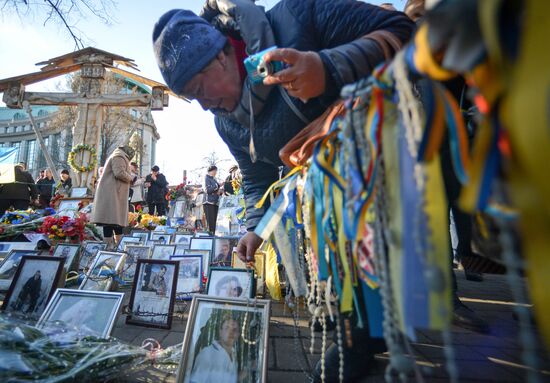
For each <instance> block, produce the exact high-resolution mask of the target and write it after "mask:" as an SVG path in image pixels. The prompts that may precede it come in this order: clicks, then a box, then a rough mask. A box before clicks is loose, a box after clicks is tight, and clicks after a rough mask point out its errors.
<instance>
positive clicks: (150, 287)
mask: <svg viewBox="0 0 550 383" xmlns="http://www.w3.org/2000/svg"><path fill="white" fill-rule="evenodd" d="M165 274H166V266H164V265H162V266H161V267H160V270H159V271H157V272H153V273H152V275H151V278H150V279H149V283H148V284H147V286H146V290H145V291H154V292H155V293H156V294H157V295H160V296H163V297H164V296H166V279H165V278H164V275H165Z"/></svg>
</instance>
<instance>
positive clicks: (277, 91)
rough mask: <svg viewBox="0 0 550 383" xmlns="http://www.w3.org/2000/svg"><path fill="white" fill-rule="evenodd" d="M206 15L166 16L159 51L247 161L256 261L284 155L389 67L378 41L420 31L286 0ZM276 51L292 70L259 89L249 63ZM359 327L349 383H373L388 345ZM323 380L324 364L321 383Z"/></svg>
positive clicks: (368, 8)
mask: <svg viewBox="0 0 550 383" xmlns="http://www.w3.org/2000/svg"><path fill="white" fill-rule="evenodd" d="M211 4H216V5H217V6H218V9H219V10H222V9H223V10H229V11H227V12H230V13H232V15H233V17H232V18H230V22H224V21H225V20H226V19H227V18H228V17H227V15H225V14H222V15H221V16H222V17H217V16H220V11H216V10H212V9H211V8H210V7H209V5H211ZM224 12H226V11H224ZM203 15H204V16H205V18H201V17H198V16H197V15H195V14H194V13H193V12H191V11H187V10H177V9H176V10H171V11H169V12H167V13H165V14H164V15H163V16H161V18H160V19H159V21H158V22H157V24H156V25H155V28H154V30H153V45H154V50H155V54H156V57H157V63H158V65H159V68H160V71H161V73H162V75H163V78H164V80H165V82H166V84H167V85H168V87H169V88H170V89H171V90H172V91H173V92H175V93H177V94H179V95H182V96H185V97H186V98H188V99H196V100H197V101H198V102H199V103H200V105H201V106H202V108H203V109H205V110H207V109H209V110H210V111H211V112H213V113H214V115H215V124H216V129H217V131H218V134H219V135H220V136H221V138H222V139H223V140H224V141H225V143H226V144H227V146H228V147H229V150H230V151H231V153H232V154H233V156H234V157H235V159H236V160H237V163H238V165H239V168H240V169H241V173H242V177H243V192H244V197H245V202H246V225H247V229H248V233H247V234H245V235H244V236H243V237H242V238H241V239H240V241H239V245H238V246H237V254H238V256H239V258H241V260H243V261H254V254H255V252H256V250H257V249H258V247H259V246H260V245H261V243H262V239H261V238H260V237H259V236H258V235H256V234H255V233H254V229H255V228H256V226H257V225H258V223H259V221H260V220H261V218H262V217H263V215H264V213H265V211H266V209H267V208H268V207H269V206H268V205H264V206H263V207H262V208H257V207H255V205H256V203H257V202H258V201H259V200H260V199H261V197H262V196H263V195H264V194H265V192H266V191H267V189H268V188H269V186H270V185H271V184H273V183H274V182H275V181H277V180H278V178H279V167H281V166H282V165H283V163H282V161H281V159H280V158H279V151H280V149H281V148H282V147H283V146H284V145H286V144H287V143H288V142H289V141H290V140H291V139H292V138H293V137H294V136H296V134H297V133H299V132H300V131H301V130H302V129H303V128H304V127H306V126H307V125H308V124H309V123H310V122H311V121H313V120H315V119H316V118H317V117H319V116H321V114H322V113H323V112H324V111H325V110H326V109H327V108H328V106H330V105H331V104H332V103H334V102H335V101H336V100H338V98H339V94H340V91H341V89H342V87H343V86H344V85H346V84H350V83H353V82H356V81H358V80H359V79H361V78H364V77H368V76H369V75H370V74H371V73H372V70H373V69H374V68H375V67H376V66H377V65H378V64H380V63H381V62H383V61H384V52H383V50H382V47H381V46H380V45H378V43H377V42H376V41H374V40H372V39H370V38H368V37H366V36H367V35H368V34H370V33H372V32H375V31H386V32H390V33H392V34H393V35H394V36H395V38H396V39H398V40H400V41H401V42H402V43H405V42H406V41H407V40H408V39H409V38H410V36H411V34H412V32H413V30H414V23H413V22H412V21H411V20H410V19H409V18H408V17H407V16H406V15H405V14H403V13H401V12H396V11H391V10H385V9H382V8H380V7H377V6H374V5H370V4H367V3H364V2H359V1H355V0H341V1H334V0H282V1H280V2H278V3H277V4H276V5H275V6H274V7H273V8H271V9H270V10H269V11H267V12H264V11H263V8H261V7H257V6H255V5H254V4H253V3H252V2H243V1H237V0H234V1H231V0H216V1H209V2H208V3H207V6H206V7H205V10H204V11H203ZM206 18H208V19H209V20H212V21H213V22H217V24H216V25H217V26H218V27H219V28H220V29H222V30H221V31H220V30H219V29H216V28H214V27H213V26H211V25H210V24H209V22H208V21H207V20H206ZM231 24H237V25H236V27H237V28H236V27H235V25H233V26H232V25H231ZM272 46H278V47H279V48H283V49H276V50H274V51H271V52H269V53H267V54H265V56H264V61H267V62H269V61H283V62H285V63H286V64H287V65H288V67H287V68H286V69H284V70H283V71H281V72H279V73H276V74H275V75H271V76H268V77H266V78H265V79H264V80H263V83H253V82H252V81H251V79H250V78H249V77H248V76H247V75H246V71H245V69H244V66H243V60H244V58H246V56H247V55H249V54H254V53H259V52H260V51H263V50H265V49H267V48H270V47H272ZM342 320H343V319H342ZM350 321H351V323H352V326H354V329H353V330H354V333H353V334H352V336H353V346H352V347H344V350H343V354H344V366H345V368H344V380H345V381H351V380H354V379H358V378H359V377H361V376H364V375H366V374H367V373H368V369H369V365H370V363H371V362H373V360H374V354H375V353H377V352H380V351H382V350H383V349H384V342H383V341H381V340H379V339H374V338H371V337H370V335H369V330H368V326H364V328H362V329H359V328H358V327H357V326H355V324H356V323H357V318H350ZM341 328H344V324H342V325H341ZM343 336H344V337H345V334H344V335H343ZM326 359H327V366H329V367H328V368H327V370H326V376H325V377H326V381H329V382H332V381H338V350H337V347H336V345H335V344H333V345H332V346H331V347H330V348H329V349H328V350H327V352H326ZM320 371H321V369H320V365H319V364H318V365H317V366H316V368H315V373H314V380H315V381H317V380H320Z"/></svg>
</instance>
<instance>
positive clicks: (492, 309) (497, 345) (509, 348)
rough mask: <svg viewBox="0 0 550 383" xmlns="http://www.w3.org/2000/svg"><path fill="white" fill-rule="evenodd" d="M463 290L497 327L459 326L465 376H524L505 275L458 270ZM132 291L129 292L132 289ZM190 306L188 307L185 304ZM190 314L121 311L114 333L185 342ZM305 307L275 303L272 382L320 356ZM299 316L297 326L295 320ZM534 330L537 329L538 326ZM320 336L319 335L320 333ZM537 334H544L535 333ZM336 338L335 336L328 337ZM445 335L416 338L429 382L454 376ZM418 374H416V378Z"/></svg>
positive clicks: (375, 376)
mask: <svg viewBox="0 0 550 383" xmlns="http://www.w3.org/2000/svg"><path fill="white" fill-rule="evenodd" d="M457 279H458V283H459V294H460V296H461V298H462V299H463V302H464V303H466V304H467V305H468V306H469V307H470V308H471V309H473V310H475V311H476V312H477V313H478V314H479V315H480V316H481V317H482V318H484V319H485V320H487V321H488V322H489V324H490V326H491V332H490V334H487V335H480V334H476V333H474V332H471V331H468V330H464V329H461V328H458V327H454V328H453V331H452V343H453V349H454V354H455V360H456V367H457V371H458V373H459V381H461V382H481V381H483V382H489V381H492V382H495V381H498V382H523V381H526V379H527V375H526V374H527V372H528V368H527V367H525V365H524V363H523V362H522V356H521V354H522V350H521V346H520V343H519V340H518V339H519V336H518V334H519V325H518V322H517V321H516V320H515V319H514V316H513V307H514V303H513V299H512V295H511V293H510V290H509V288H508V285H507V283H506V279H505V277H504V276H498V275H486V276H485V281H484V282H481V283H479V282H469V281H466V280H465V279H464V278H463V274H462V273H461V272H457ZM126 295H129V294H126ZM179 309H180V310H182V311H184V310H185V307H179ZM186 319H187V316H186V315H185V314H184V315H182V316H181V317H179V318H175V319H174V322H173V323H172V329H171V330H156V329H149V328H144V327H138V326H133V325H126V324H125V323H124V317H123V316H120V317H119V318H118V321H117V323H116V326H115V328H114V330H113V333H112V335H113V336H114V337H117V338H119V339H121V340H123V341H125V342H129V343H131V344H135V345H141V344H142V342H143V341H144V340H146V339H148V338H153V339H156V340H157V341H158V342H160V344H161V345H162V347H168V346H171V345H175V344H178V343H180V342H182V340H183V336H184V333H185V324H186ZM307 319H308V318H307V316H306V315H305V313H302V314H301V315H300V316H299V317H298V318H293V317H292V315H291V314H290V312H289V311H288V309H287V308H285V306H284V305H283V304H282V303H277V302H275V303H274V304H273V306H272V314H271V324H270V329H269V331H270V337H269V371H268V381H269V382H274V383H278V382H284V383H290V382H304V381H307V376H306V373H307V372H308V371H309V369H310V368H311V367H312V366H314V365H315V363H316V362H317V360H319V358H320V343H321V342H320V339H319V338H317V341H316V342H315V346H316V347H315V353H314V354H309V346H310V330H309V328H308V320H307ZM295 321H296V324H297V326H295V325H294V322H295ZM529 330H531V331H534V329H533V328H532V327H529ZM318 336H319V335H318ZM535 336H536V338H537V339H539V340H540V337H539V336H538V335H537V334H535ZM328 339H331V336H329V337H328ZM442 344H443V341H442V335H441V334H440V333H438V332H434V331H419V332H418V339H417V342H416V343H413V344H412V346H413V349H414V353H415V355H416V356H415V360H416V364H417V366H418V370H419V371H420V372H421V374H422V376H423V379H424V381H426V382H448V381H449V376H448V374H447V372H446V368H445V355H444V348H443V346H442ZM536 355H537V358H538V365H539V366H538V373H539V374H540V375H539V376H540V378H541V379H540V381H550V358H549V354H548V353H547V352H546V351H545V350H544V349H543V347H542V345H540V344H539V345H538V346H537V349H536ZM388 360H389V358H388V355H387V354H380V355H377V357H376V366H375V367H374V369H373V370H372V374H371V376H369V377H365V378H364V379H363V380H361V382H382V381H384V370H385V368H386V366H387V363H388ZM414 380H415V378H414V377H411V381H414ZM125 381H132V382H174V381H175V376H174V374H171V373H166V372H163V371H160V370H156V369H154V368H150V369H149V370H147V371H146V372H142V373H141V374H140V375H139V376H130V377H128V378H127V379H125Z"/></svg>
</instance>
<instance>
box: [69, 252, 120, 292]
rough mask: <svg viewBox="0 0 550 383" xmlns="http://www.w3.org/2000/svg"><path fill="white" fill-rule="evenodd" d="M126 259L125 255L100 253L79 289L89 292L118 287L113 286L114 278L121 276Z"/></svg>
mask: <svg viewBox="0 0 550 383" xmlns="http://www.w3.org/2000/svg"><path fill="white" fill-rule="evenodd" d="M125 259H126V254H125V253H115V252H112V251H99V252H98V253H97V255H96V257H95V259H94V261H93V262H92V266H91V267H90V270H88V273H87V274H86V275H85V276H84V280H83V281H82V283H81V284H80V287H79V288H78V289H79V290H88V291H109V290H111V289H112V288H114V287H115V286H116V285H115V286H113V283H114V279H113V276H114V275H120V273H121V272H122V269H123V266H124V261H125Z"/></svg>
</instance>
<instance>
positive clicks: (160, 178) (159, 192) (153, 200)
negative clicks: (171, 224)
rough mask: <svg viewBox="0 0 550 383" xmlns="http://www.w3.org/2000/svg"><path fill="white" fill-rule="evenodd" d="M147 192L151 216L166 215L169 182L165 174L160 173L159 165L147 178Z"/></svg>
mask: <svg viewBox="0 0 550 383" xmlns="http://www.w3.org/2000/svg"><path fill="white" fill-rule="evenodd" d="M145 187H147V188H148V190H147V205H148V206H149V214H151V215H166V193H167V192H168V181H166V177H165V176H164V174H162V173H160V169H159V167H158V166H157V165H155V166H153V167H152V168H151V174H148V175H147V177H145Z"/></svg>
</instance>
